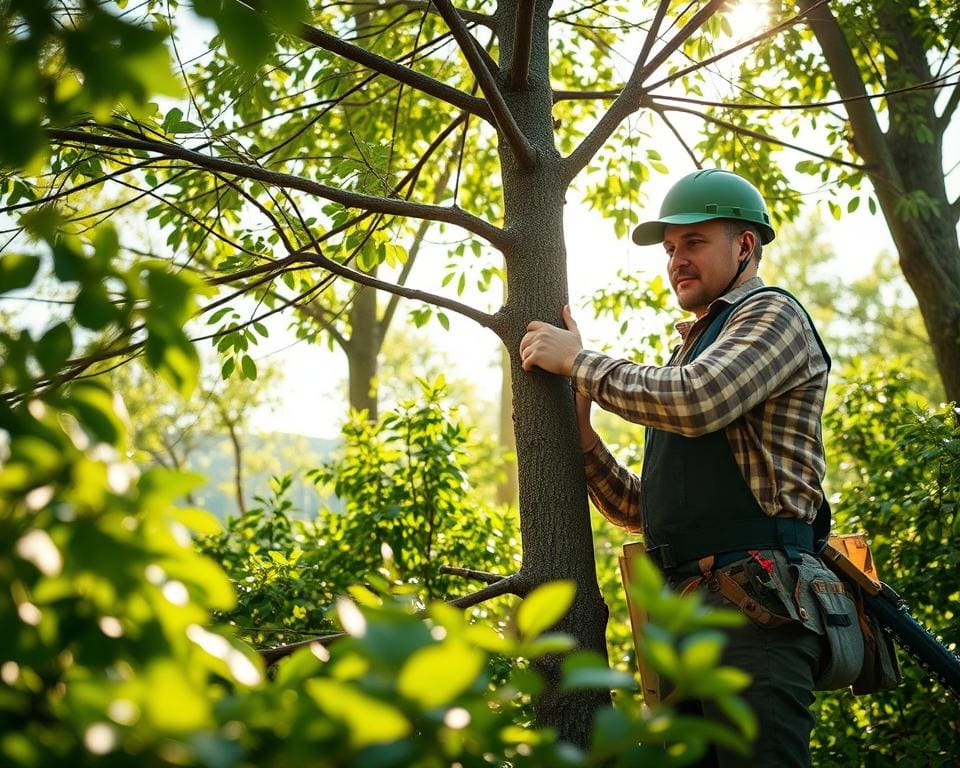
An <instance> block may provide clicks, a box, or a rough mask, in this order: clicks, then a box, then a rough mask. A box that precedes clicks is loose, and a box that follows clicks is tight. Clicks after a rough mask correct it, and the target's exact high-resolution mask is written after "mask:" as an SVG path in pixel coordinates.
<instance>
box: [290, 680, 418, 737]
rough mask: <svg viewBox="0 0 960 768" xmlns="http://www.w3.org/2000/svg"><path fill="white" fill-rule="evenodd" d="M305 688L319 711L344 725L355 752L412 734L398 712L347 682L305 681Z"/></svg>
mask: <svg viewBox="0 0 960 768" xmlns="http://www.w3.org/2000/svg"><path fill="white" fill-rule="evenodd" d="M304 687H305V688H306V690H307V694H308V695H309V696H310V697H311V698H312V699H313V700H314V701H315V702H316V704H317V706H318V707H320V709H321V710H323V711H324V712H326V713H327V714H328V715H329V716H330V717H332V718H334V719H335V720H339V721H340V722H342V723H344V724H345V725H346V726H347V728H348V730H349V732H350V744H351V745H352V746H353V747H355V748H357V749H361V748H363V747H368V746H370V745H372V744H383V743H385V742H388V741H394V740H396V739H402V738H403V737H404V736H406V735H408V734H409V733H410V731H411V727H410V723H409V721H408V720H407V719H406V718H405V717H404V716H403V714H402V713H401V712H400V711H399V710H398V709H396V708H395V707H392V706H391V705H389V704H387V703H386V702H384V701H381V700H380V699H375V698H373V697H372V696H368V695H367V694H365V693H363V692H362V691H359V690H357V689H356V688H355V687H354V686H352V685H350V684H349V683H347V682H341V681H339V680H325V679H316V680H307V682H306V684H305V686H304Z"/></svg>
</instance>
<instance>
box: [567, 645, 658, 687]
mask: <svg viewBox="0 0 960 768" xmlns="http://www.w3.org/2000/svg"><path fill="white" fill-rule="evenodd" d="M561 668H562V670H563V680H562V682H561V688H563V689H564V690H568V691H572V690H579V689H591V688H600V689H606V690H610V689H611V688H622V689H625V690H629V691H635V690H638V688H639V686H638V684H637V681H636V679H635V678H634V676H633V675H631V674H628V673H626V672H624V671H623V670H620V669H611V668H610V667H609V666H608V665H607V662H606V661H605V660H604V659H603V658H601V657H600V655H599V654H597V653H595V652H592V651H581V652H579V653H574V654H571V655H570V656H567V657H566V658H565V659H564V660H563V664H562V667H561Z"/></svg>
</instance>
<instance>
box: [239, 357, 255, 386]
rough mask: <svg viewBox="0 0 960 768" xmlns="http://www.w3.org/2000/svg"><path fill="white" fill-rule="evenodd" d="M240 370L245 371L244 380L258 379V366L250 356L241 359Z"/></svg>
mask: <svg viewBox="0 0 960 768" xmlns="http://www.w3.org/2000/svg"><path fill="white" fill-rule="evenodd" d="M240 370H241V371H243V378H245V379H250V381H254V380H255V379H256V378H257V364H256V363H255V362H253V358H252V357H250V355H244V356H243V357H241V358H240Z"/></svg>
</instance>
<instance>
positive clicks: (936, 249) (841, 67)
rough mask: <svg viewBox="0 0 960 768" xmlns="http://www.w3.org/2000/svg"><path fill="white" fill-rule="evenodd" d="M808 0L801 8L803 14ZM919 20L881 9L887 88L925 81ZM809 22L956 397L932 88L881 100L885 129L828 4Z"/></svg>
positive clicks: (957, 331) (956, 301) (958, 266)
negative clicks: (889, 51) (887, 49)
mask: <svg viewBox="0 0 960 768" xmlns="http://www.w3.org/2000/svg"><path fill="white" fill-rule="evenodd" d="M815 5H816V3H814V2H813V0H804V1H803V2H801V4H800V6H801V8H802V9H804V10H807V9H811V8H813V7H814V6H815ZM919 23H920V22H919V21H918V19H917V18H915V17H914V16H913V15H912V10H911V8H910V6H909V5H908V4H902V3H899V2H884V3H881V4H880V6H879V12H878V13H877V15H876V24H877V29H878V36H879V37H880V39H882V40H883V41H884V43H885V44H886V45H888V46H889V47H890V48H891V49H892V50H893V51H894V52H895V54H896V60H895V61H890V60H888V61H887V62H886V63H887V67H886V71H887V72H888V73H889V74H888V77H889V82H888V83H887V86H888V87H889V88H897V87H898V86H902V85H914V84H916V83H918V82H927V81H929V80H930V79H931V78H932V74H931V72H930V65H929V63H928V61H927V55H926V47H925V46H924V44H923V41H922V39H921V38H920V37H919V35H920V30H919ZM810 27H811V29H812V30H813V33H814V35H815V36H816V38H817V42H818V43H819V44H820V47H821V49H822V50H823V54H824V57H825V59H826V61H827V64H828V66H829V67H830V72H831V74H832V75H833V77H834V81H835V82H836V86H837V91H838V92H839V93H840V95H841V96H842V97H843V98H844V99H851V101H848V102H847V103H846V104H845V105H844V107H845V109H846V111H847V116H848V117H849V119H850V125H851V127H852V137H851V138H852V140H853V143H854V147H855V148H856V151H857V153H858V154H859V155H860V156H861V157H862V158H863V160H864V162H865V164H866V169H865V171H866V173H867V175H868V176H869V178H870V181H871V182H872V183H873V186H874V189H875V190H876V193H877V200H878V202H879V203H880V209H881V210H882V212H883V215H884V218H885V219H886V222H887V226H888V228H889V230H890V234H891V236H892V237H893V242H894V244H895V246H896V248H897V253H898V255H899V258H900V268H901V269H902V270H903V274H904V277H905V278H906V279H907V282H908V283H909V285H910V287H911V289H912V290H913V292H914V294H915V295H916V297H917V302H918V304H919V306H920V312H921V314H922V315H923V320H924V324H925V326H926V329H927V334H928V335H929V337H930V342H931V345H932V347H933V352H934V357H935V359H936V362H937V369H938V370H939V372H940V378H941V379H942V381H943V387H944V391H945V393H946V396H947V399H948V400H953V401H956V402H960V344H958V341H957V340H958V338H960V241H958V239H957V215H956V212H955V211H954V210H953V209H952V206H951V204H950V199H949V197H948V196H947V191H946V185H945V179H944V175H943V167H944V165H943V138H944V130H945V128H946V121H945V120H941V119H940V118H938V117H937V114H936V110H935V101H936V97H937V94H938V91H937V90H934V89H927V90H915V91H912V92H910V93H904V94H900V95H898V96H897V98H893V99H888V100H887V101H886V104H887V109H888V112H887V114H888V116H889V127H888V129H887V130H886V131H884V130H883V129H882V128H881V126H880V123H879V120H878V118H877V113H876V111H875V109H874V107H873V106H872V102H871V101H870V100H869V99H867V98H865V97H866V95H867V90H866V87H865V85H864V82H863V76H862V74H861V71H860V68H859V66H858V64H857V60H856V58H855V56H854V54H853V51H852V49H851V47H850V43H849V42H848V40H847V38H846V37H845V34H844V30H843V29H842V28H841V26H840V24H839V23H838V22H837V19H836V17H835V16H834V15H833V12H832V11H831V9H830V8H829V6H822V7H817V8H813V10H811V13H810ZM883 55H884V56H885V57H888V58H889V54H887V53H884V54H883ZM946 117H947V118H949V115H947V116H946Z"/></svg>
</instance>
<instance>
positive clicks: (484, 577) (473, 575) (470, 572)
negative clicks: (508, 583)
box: [440, 565, 504, 584]
mask: <svg viewBox="0 0 960 768" xmlns="http://www.w3.org/2000/svg"><path fill="white" fill-rule="evenodd" d="M440 573H445V574H448V575H449V576H461V577H463V578H465V579H476V580H477V581H482V582H484V583H485V584H496V583H497V582H498V581H500V580H501V579H503V578H504V577H503V576H501V575H500V574H499V573H489V572H488V571H475V570H474V569H472V568H458V567H456V566H453V565H441V566H440Z"/></svg>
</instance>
